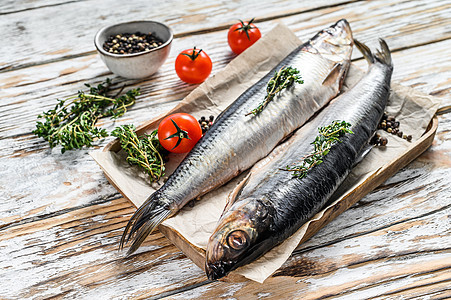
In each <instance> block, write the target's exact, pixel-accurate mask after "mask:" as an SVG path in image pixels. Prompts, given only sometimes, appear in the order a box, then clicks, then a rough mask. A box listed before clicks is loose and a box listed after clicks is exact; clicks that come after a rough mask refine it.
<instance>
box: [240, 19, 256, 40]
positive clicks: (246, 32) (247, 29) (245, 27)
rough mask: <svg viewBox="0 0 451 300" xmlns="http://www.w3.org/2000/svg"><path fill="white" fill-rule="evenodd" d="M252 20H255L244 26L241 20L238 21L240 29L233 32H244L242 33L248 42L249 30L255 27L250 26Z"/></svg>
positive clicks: (249, 38)
mask: <svg viewBox="0 0 451 300" xmlns="http://www.w3.org/2000/svg"><path fill="white" fill-rule="evenodd" d="M254 19H255V18H252V19H251V20H250V21H249V22H247V24H246V25H244V22H243V21H242V20H239V21H240V22H241V27H240V28H237V29H235V31H244V33H245V34H246V36H247V39H248V40H249V41H250V40H251V37H250V36H249V30H251V29H253V28H255V27H253V26H251V23H252V22H254Z"/></svg>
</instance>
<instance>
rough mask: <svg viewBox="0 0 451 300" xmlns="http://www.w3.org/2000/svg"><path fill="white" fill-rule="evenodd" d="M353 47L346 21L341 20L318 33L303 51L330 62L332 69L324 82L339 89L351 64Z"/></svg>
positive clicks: (350, 31)
mask: <svg viewBox="0 0 451 300" xmlns="http://www.w3.org/2000/svg"><path fill="white" fill-rule="evenodd" d="M353 45H354V40H353V37H352V30H351V27H350V26H349V23H348V21H346V20H345V19H341V20H339V21H338V22H337V23H335V24H333V25H332V26H330V27H327V28H325V29H323V30H321V31H320V32H318V33H317V34H316V35H315V36H314V37H313V38H312V39H311V40H310V41H309V43H308V44H307V45H306V46H305V50H306V51H308V52H310V53H313V54H319V55H321V56H322V57H323V58H325V59H327V60H328V61H329V62H330V64H331V66H333V67H331V71H330V73H329V74H328V75H327V77H326V78H325V79H324V82H326V83H328V84H330V85H331V84H336V83H338V84H339V87H340V88H341V86H342V84H343V81H344V78H345V77H346V73H347V71H348V69H349V67H350V64H351V54H352V47H353Z"/></svg>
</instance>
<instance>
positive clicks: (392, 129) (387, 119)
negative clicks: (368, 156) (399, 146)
mask: <svg viewBox="0 0 451 300" xmlns="http://www.w3.org/2000/svg"><path fill="white" fill-rule="evenodd" d="M399 126H400V122H399V121H396V118H395V117H394V116H388V115H387V114H385V113H384V115H383V116H382V120H381V122H380V123H379V126H378V128H379V129H383V130H385V131H387V132H388V133H391V134H393V135H397V136H398V137H400V138H403V139H405V140H407V141H409V142H410V141H412V136H411V135H406V134H404V133H403V132H402V131H401V130H400V129H399ZM409 137H410V138H409ZM378 144H380V145H382V143H381V142H380V140H378ZM385 144H386V143H385Z"/></svg>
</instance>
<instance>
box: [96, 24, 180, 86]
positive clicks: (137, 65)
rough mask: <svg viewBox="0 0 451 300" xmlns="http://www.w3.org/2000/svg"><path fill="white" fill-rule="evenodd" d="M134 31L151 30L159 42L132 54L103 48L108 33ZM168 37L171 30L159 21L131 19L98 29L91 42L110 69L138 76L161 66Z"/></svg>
mask: <svg viewBox="0 0 451 300" xmlns="http://www.w3.org/2000/svg"><path fill="white" fill-rule="evenodd" d="M137 31H139V32H144V33H148V32H152V34H153V35H155V36H157V37H158V38H160V39H161V40H162V41H163V44H162V45H161V46H159V47H157V48H154V49H150V50H148V51H143V52H139V53H133V54H114V53H109V52H107V51H105V50H104V49H103V43H104V42H105V41H106V40H107V39H108V37H110V36H111V35H116V34H124V33H135V32H137ZM172 38H173V34H172V30H171V29H170V28H169V27H168V26H166V25H164V24H162V23H159V22H155V21H134V22H127V23H121V24H116V25H112V26H107V27H104V28H102V29H100V30H99V31H98V32H97V34H96V36H95V38H94V44H95V46H96V48H97V51H98V52H99V55H100V57H101V58H102V60H103V62H104V63H105V64H106V66H107V67H108V69H110V71H111V72H113V73H114V74H117V75H119V76H122V77H125V78H130V79H138V78H145V77H149V76H150V75H152V74H154V73H155V72H156V71H157V70H158V68H160V67H161V65H162V64H163V63H164V61H165V60H166V58H167V57H168V55H169V51H170V50H171V44H172Z"/></svg>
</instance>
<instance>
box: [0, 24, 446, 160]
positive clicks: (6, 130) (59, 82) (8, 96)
mask: <svg viewBox="0 0 451 300" xmlns="http://www.w3.org/2000/svg"><path fill="white" fill-rule="evenodd" d="M215 36H216V34H213V33H210V34H205V35H203V36H202V38H203V39H205V40H206V41H207V40H208V45H210V46H209V47H208V48H212V49H213V48H214V49H219V50H216V51H213V52H212V53H210V55H211V56H212V58H213V60H214V61H215V64H214V70H213V73H215V72H217V71H219V70H220V69H222V68H223V67H224V66H225V64H226V63H228V61H229V60H230V57H227V55H225V54H224V53H223V52H224V51H223V50H224V49H226V47H227V45H226V42H225V41H222V42H220V41H219V40H215ZM193 39H194V38H192V37H191V38H188V37H186V38H183V39H179V47H180V49H183V48H184V47H189V45H191V44H192V43H193ZM449 43H450V42H449V40H445V41H442V42H438V43H434V44H433V45H431V46H430V47H429V46H428V45H426V46H421V47H416V48H413V49H407V50H403V51H398V52H395V53H394V54H393V56H394V61H395V72H394V81H395V82H396V81H398V82H399V81H401V83H404V84H406V85H409V86H412V87H417V88H420V89H421V90H423V91H425V92H427V93H432V94H436V95H438V96H444V95H445V94H446V92H447V90H448V88H449V86H450V81H449V78H451V74H450V72H451V63H450V61H449V59H448V57H449V56H450V55H451V53H450V44H449ZM390 46H391V45H390ZM221 49H222V50H221ZM356 52H357V51H356ZM431 61H434V62H435V63H436V65H438V66H440V72H436V70H435V69H434V68H431ZM173 64H174V57H173V56H171V57H170V58H169V60H168V61H167V63H165V64H164V66H163V67H162V69H161V70H160V71H159V72H158V73H157V75H155V76H153V77H151V78H150V79H148V80H145V81H139V82H136V81H126V80H123V79H120V78H118V82H119V83H120V84H126V85H129V86H130V87H132V86H134V87H138V86H139V87H140V88H141V90H142V93H143V96H141V97H139V98H138V103H137V104H136V105H135V107H134V108H133V109H132V110H131V111H130V112H129V113H128V114H127V116H126V118H127V119H133V120H136V121H135V122H137V123H139V122H142V121H144V120H146V119H149V118H150V117H148V116H147V115H146V113H149V111H148V110H151V109H152V107H154V106H155V105H160V104H161V103H163V102H170V101H178V100H180V99H181V98H183V96H185V95H186V94H187V93H188V92H189V91H191V90H192V89H193V88H194V86H190V85H187V84H184V83H182V82H181V81H180V80H179V79H178V78H177V77H176V75H175V72H174V70H173ZM359 65H360V66H361V67H362V68H366V63H365V62H364V61H362V62H360V64H359ZM68 70H69V71H68ZM105 72H106V70H105V67H104V66H103V65H102V63H101V62H100V59H99V58H98V57H96V56H94V55H93V56H88V57H83V58H76V59H71V60H67V61H64V62H59V63H53V64H48V65H43V66H35V67H31V68H26V69H22V70H17V71H13V72H7V73H3V74H0V87H1V88H2V95H0V99H2V102H1V105H0V129H1V136H2V138H5V137H12V136H16V137H18V139H19V140H20V141H30V142H35V141H34V140H33V139H31V140H30V136H24V135H25V134H29V133H30V132H31V131H32V130H33V129H34V122H35V120H36V116H37V115H38V114H39V113H40V112H42V111H43V110H47V109H49V108H51V107H53V105H54V103H55V99H56V98H64V97H67V96H69V95H72V94H73V93H74V92H75V91H76V90H78V89H81V88H83V85H82V82H83V81H85V82H86V81H87V82H95V81H99V80H101V79H103V78H105ZM62 74H63V75H64V76H61V75H62ZM423 74H425V76H422V75H423ZM419 77H421V78H423V79H422V81H418V78H419ZM94 78H96V79H94ZM174 105H175V103H174ZM168 107H170V105H169V106H168ZM140 109H145V110H144V111H140ZM146 110H147V111H146ZM105 122H106V123H108V124H111V121H108V120H105ZM119 122H121V121H119ZM6 145H7V147H4V148H3V149H1V150H0V155H2V156H3V155H6V154H7V153H10V154H11V151H12V150H13V149H16V151H18V153H21V151H25V150H24V149H20V147H19V149H17V148H15V147H10V145H8V144H6ZM16 145H17V144H16ZM29 146H31V147H32V148H31V149H35V147H33V145H29ZM0 147H1V146H0ZM28 149H30V148H28ZM3 150H6V151H7V152H6V153H4V152H3Z"/></svg>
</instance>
